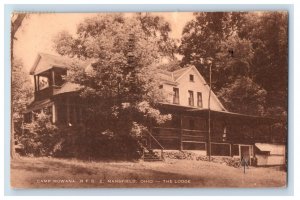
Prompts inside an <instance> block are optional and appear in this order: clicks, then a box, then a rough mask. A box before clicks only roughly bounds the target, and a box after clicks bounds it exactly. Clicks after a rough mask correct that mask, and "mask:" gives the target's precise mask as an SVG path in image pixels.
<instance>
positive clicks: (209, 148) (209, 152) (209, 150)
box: [208, 63, 212, 162]
mask: <svg viewBox="0 0 300 200" xmlns="http://www.w3.org/2000/svg"><path fill="white" fill-rule="evenodd" d="M211 66H212V63H210V65H209V93H208V160H209V162H210V160H211V126H210V121H211V116H210V96H211Z"/></svg>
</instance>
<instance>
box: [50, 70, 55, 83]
mask: <svg viewBox="0 0 300 200" xmlns="http://www.w3.org/2000/svg"><path fill="white" fill-rule="evenodd" d="M51 72H52V73H51V74H52V86H53V85H55V73H54V70H52V71H51Z"/></svg>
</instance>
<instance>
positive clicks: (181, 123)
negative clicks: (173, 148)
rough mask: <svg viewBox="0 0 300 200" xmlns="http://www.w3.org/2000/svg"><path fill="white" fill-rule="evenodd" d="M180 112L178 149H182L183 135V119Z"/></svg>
mask: <svg viewBox="0 0 300 200" xmlns="http://www.w3.org/2000/svg"><path fill="white" fill-rule="evenodd" d="M182 118H183V117H182V114H180V136H179V140H180V144H179V149H180V151H182V150H183V145H182V135H183V130H182V129H183V119H182Z"/></svg>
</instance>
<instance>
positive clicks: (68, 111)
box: [66, 97, 70, 125]
mask: <svg viewBox="0 0 300 200" xmlns="http://www.w3.org/2000/svg"><path fill="white" fill-rule="evenodd" d="M66 104H67V105H66V106H67V124H68V125H69V124H70V99H69V97H67V103H66Z"/></svg>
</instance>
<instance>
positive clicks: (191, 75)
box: [190, 74, 194, 82]
mask: <svg viewBox="0 0 300 200" xmlns="http://www.w3.org/2000/svg"><path fill="white" fill-rule="evenodd" d="M190 81H191V82H194V75H193V74H190Z"/></svg>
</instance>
